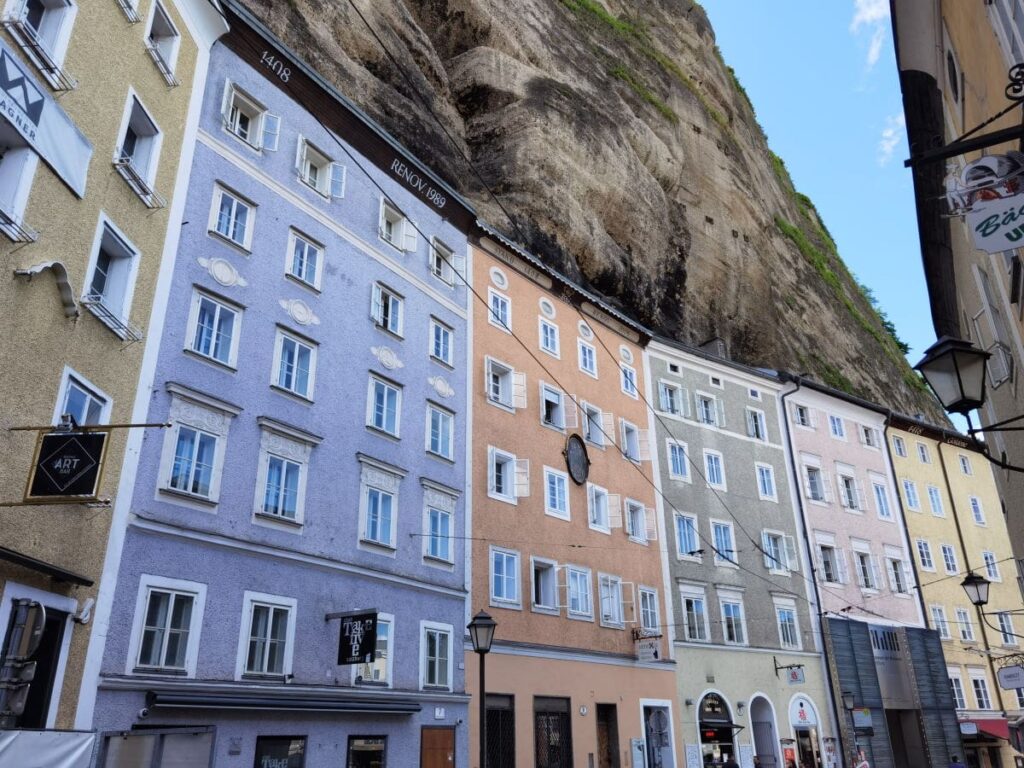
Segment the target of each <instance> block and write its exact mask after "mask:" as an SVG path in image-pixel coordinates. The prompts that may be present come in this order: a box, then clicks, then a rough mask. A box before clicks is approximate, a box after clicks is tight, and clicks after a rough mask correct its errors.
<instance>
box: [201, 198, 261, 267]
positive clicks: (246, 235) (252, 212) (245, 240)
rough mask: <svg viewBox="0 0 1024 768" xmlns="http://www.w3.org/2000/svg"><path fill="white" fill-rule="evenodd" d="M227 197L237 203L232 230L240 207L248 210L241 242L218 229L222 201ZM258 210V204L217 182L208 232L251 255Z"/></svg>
mask: <svg viewBox="0 0 1024 768" xmlns="http://www.w3.org/2000/svg"><path fill="white" fill-rule="evenodd" d="M225 197H229V198H231V199H232V200H233V201H235V205H234V206H233V207H232V208H233V214H232V218H231V221H230V225H231V226H230V229H231V230H232V231H233V230H234V229H235V227H234V224H235V223H236V222H237V213H238V206H240V205H241V206H244V207H245V209H246V216H245V229H244V230H243V232H242V239H241V241H238V240H235V239H234V238H233V237H231V235H228V234H224V233H222V232H220V231H219V230H218V229H217V225H218V222H219V219H220V205H221V200H223V199H224V198H225ZM256 208H257V206H256V203H254V202H252V200H249V199H248V198H247V197H245V196H243V195H241V194H239V193H238V192H235V191H234V190H233V189H230V188H228V187H226V186H224V185H223V184H221V183H219V182H216V183H214V185H213V199H212V201H211V203H210V220H209V222H208V223H207V231H208V232H209V234H211V235H212V236H214V237H216V238H217V239H218V240H221V241H223V242H225V243H230V244H231V245H234V246H236V247H238V248H241V249H242V250H244V251H245V252H246V253H251V252H252V235H253V230H254V229H255V228H256Z"/></svg>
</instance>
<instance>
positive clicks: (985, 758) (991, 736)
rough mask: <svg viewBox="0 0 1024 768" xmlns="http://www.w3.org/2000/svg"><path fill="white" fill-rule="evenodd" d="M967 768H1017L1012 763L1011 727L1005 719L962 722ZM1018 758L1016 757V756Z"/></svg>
mask: <svg viewBox="0 0 1024 768" xmlns="http://www.w3.org/2000/svg"><path fill="white" fill-rule="evenodd" d="M960 738H961V740H962V741H963V745H964V763H965V764H966V765H967V768H1015V763H1014V762H1010V761H1009V760H1010V756H1011V755H1013V752H1012V751H1011V750H1009V746H1010V725H1009V722H1008V721H1007V719H1006V718H1005V717H996V718H984V719H981V718H978V719H974V720H961V721H960ZM1014 757H1016V755H1014Z"/></svg>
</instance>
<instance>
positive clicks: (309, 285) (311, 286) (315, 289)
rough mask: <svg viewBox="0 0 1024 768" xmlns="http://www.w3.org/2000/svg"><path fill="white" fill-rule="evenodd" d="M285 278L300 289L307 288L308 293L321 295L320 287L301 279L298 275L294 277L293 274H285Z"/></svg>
mask: <svg viewBox="0 0 1024 768" xmlns="http://www.w3.org/2000/svg"><path fill="white" fill-rule="evenodd" d="M284 277H285V279H286V280H288V281H290V282H292V283H295V285H297V286H299V287H300V288H305V289H306V290H307V291H310V292H312V293H315V294H316V295H317V296H319V295H320V286H318V285H314V284H313V283H311V282H309V281H307V280H303V279H302V278H301V277H299V276H298V275H293V274H292V273H291V272H285V273H284Z"/></svg>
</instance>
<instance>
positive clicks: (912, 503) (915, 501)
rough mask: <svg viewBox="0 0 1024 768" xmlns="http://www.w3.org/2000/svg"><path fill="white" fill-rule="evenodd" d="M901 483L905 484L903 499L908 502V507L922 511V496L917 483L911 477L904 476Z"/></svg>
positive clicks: (915, 510)
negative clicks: (919, 493) (918, 491)
mask: <svg viewBox="0 0 1024 768" xmlns="http://www.w3.org/2000/svg"><path fill="white" fill-rule="evenodd" d="M901 485H902V486H903V499H904V501H905V502H906V504H907V509H910V510H913V511H914V512H920V511H921V497H920V496H918V494H917V483H915V482H914V481H913V480H911V479H909V478H903V481H902V483H901Z"/></svg>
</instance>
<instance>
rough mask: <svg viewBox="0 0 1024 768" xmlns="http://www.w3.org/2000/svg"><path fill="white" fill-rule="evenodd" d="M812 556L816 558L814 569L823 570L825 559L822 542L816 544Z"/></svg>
mask: <svg viewBox="0 0 1024 768" xmlns="http://www.w3.org/2000/svg"><path fill="white" fill-rule="evenodd" d="M812 557H813V559H814V570H816V571H818V572H819V573H820V572H822V571H823V570H824V568H825V561H824V560H823V559H822V557H821V544H815V545H814V553H813V555H812Z"/></svg>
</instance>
